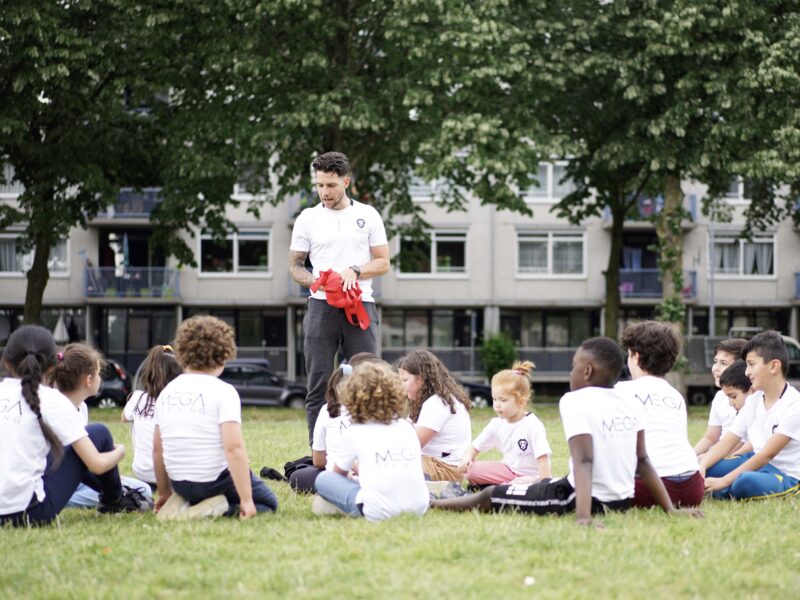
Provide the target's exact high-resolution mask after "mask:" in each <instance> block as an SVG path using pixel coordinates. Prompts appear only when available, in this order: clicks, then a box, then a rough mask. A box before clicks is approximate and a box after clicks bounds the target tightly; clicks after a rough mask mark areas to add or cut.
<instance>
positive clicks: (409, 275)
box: [396, 229, 469, 279]
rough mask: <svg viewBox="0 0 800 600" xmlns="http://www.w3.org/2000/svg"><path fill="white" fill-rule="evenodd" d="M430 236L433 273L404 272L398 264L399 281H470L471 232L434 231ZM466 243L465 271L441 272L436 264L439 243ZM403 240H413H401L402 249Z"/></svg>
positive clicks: (462, 230)
mask: <svg viewBox="0 0 800 600" xmlns="http://www.w3.org/2000/svg"><path fill="white" fill-rule="evenodd" d="M427 233H428V235H429V236H430V245H431V254H430V262H431V271H430V272H403V271H401V270H400V268H401V267H400V264H399V262H398V264H397V271H396V277H397V278H398V279H469V231H467V230H464V229H432V230H430V231H428V232H427ZM462 238H463V241H464V270H463V271H439V270H438V266H437V264H436V260H437V258H438V251H437V242H440V241H445V242H454V241H460V239H462ZM403 239H406V240H409V241H412V239H411V238H401V239H400V240H399V242H398V246H399V247H402V243H403Z"/></svg>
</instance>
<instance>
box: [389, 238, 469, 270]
mask: <svg viewBox="0 0 800 600" xmlns="http://www.w3.org/2000/svg"><path fill="white" fill-rule="evenodd" d="M466 247H467V234H466V233H462V232H446V231H434V232H431V234H430V239H429V240H422V241H420V240H412V239H403V240H400V262H399V266H400V269H399V270H400V272H401V273H406V274H432V275H443V274H451V273H456V274H461V273H466V272H467V249H466Z"/></svg>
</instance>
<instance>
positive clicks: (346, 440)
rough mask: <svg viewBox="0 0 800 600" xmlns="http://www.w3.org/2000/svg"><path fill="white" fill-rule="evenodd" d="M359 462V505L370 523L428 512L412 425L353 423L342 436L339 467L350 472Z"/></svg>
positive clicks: (419, 457) (420, 459) (399, 421)
mask: <svg viewBox="0 0 800 600" xmlns="http://www.w3.org/2000/svg"><path fill="white" fill-rule="evenodd" d="M356 460H358V481H359V485H360V486H361V489H360V490H359V492H358V494H357V495H356V503H358V504H363V508H362V510H363V513H364V517H366V519H367V520H368V521H381V520H383V519H388V518H390V517H394V516H396V515H399V514H400V513H413V514H417V515H421V514H424V513H425V511H426V510H428V502H429V494H428V488H427V487H426V485H425V476H424V474H423V473H422V457H421V455H420V449H419V439H418V438H417V434H416V432H415V431H414V428H413V427H412V425H411V424H410V423H408V422H407V421H405V420H397V421H392V422H391V423H390V424H388V425H387V424H383V423H353V424H352V425H351V426H350V427H349V428H348V429H347V431H346V432H345V434H344V436H343V437H342V449H341V452H340V453H339V454H338V456H337V457H336V466H338V467H339V468H340V469H341V470H343V471H349V470H350V469H352V468H353V463H354V462H355V461H356Z"/></svg>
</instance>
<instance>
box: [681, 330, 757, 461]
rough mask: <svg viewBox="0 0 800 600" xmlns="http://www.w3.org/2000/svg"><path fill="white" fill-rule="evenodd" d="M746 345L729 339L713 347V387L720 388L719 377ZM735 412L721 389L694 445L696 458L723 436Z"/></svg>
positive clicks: (737, 339)
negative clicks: (706, 424)
mask: <svg viewBox="0 0 800 600" xmlns="http://www.w3.org/2000/svg"><path fill="white" fill-rule="evenodd" d="M746 343H747V340H745V339H742V338H730V339H727V340H722V341H721V342H720V343H718V344H717V345H716V346H714V364H713V365H711V375H712V376H713V377H714V385H716V386H717V387H720V376H721V375H722V374H723V373H724V372H725V370H726V369H727V368H728V367H730V366H731V365H732V364H733V363H734V362H736V359H738V358H739V357H740V356H741V354H742V348H744V345H745V344H746ZM736 412H737V411H736V410H734V408H733V407H732V405H731V403H730V401H729V400H728V396H727V395H726V394H725V392H724V391H723V390H721V389H720V390H718V391H717V393H716V395H715V396H714V399H713V400H712V401H711V410H710V411H709V413H708V427H707V428H706V432H705V433H704V434H703V437H702V438H700V439H699V440H698V442H697V443H696V444H695V445H694V452H695V454H697V456H702V455H703V454H705V453H706V452H708V449H709V448H711V446H713V445H714V444H716V443H717V442H718V441H719V440H720V439H721V438H722V436H723V435H725V433H726V432H727V431H728V427H730V426H731V423H733V420H734V419H735V418H736Z"/></svg>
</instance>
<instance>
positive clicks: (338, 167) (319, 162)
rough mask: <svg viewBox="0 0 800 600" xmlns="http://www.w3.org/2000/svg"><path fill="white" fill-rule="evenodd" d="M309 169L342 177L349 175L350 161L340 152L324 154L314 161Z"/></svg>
mask: <svg viewBox="0 0 800 600" xmlns="http://www.w3.org/2000/svg"><path fill="white" fill-rule="evenodd" d="M311 168H312V169H314V171H315V172H316V171H322V172H323V173H336V174H337V175H338V176H339V177H344V176H345V175H347V174H348V173H350V160H349V159H348V158H347V157H346V156H345V155H344V154H342V153H341V152H326V153H325V154H320V155H319V156H318V157H317V158H315V159H314V162H312V163H311Z"/></svg>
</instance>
